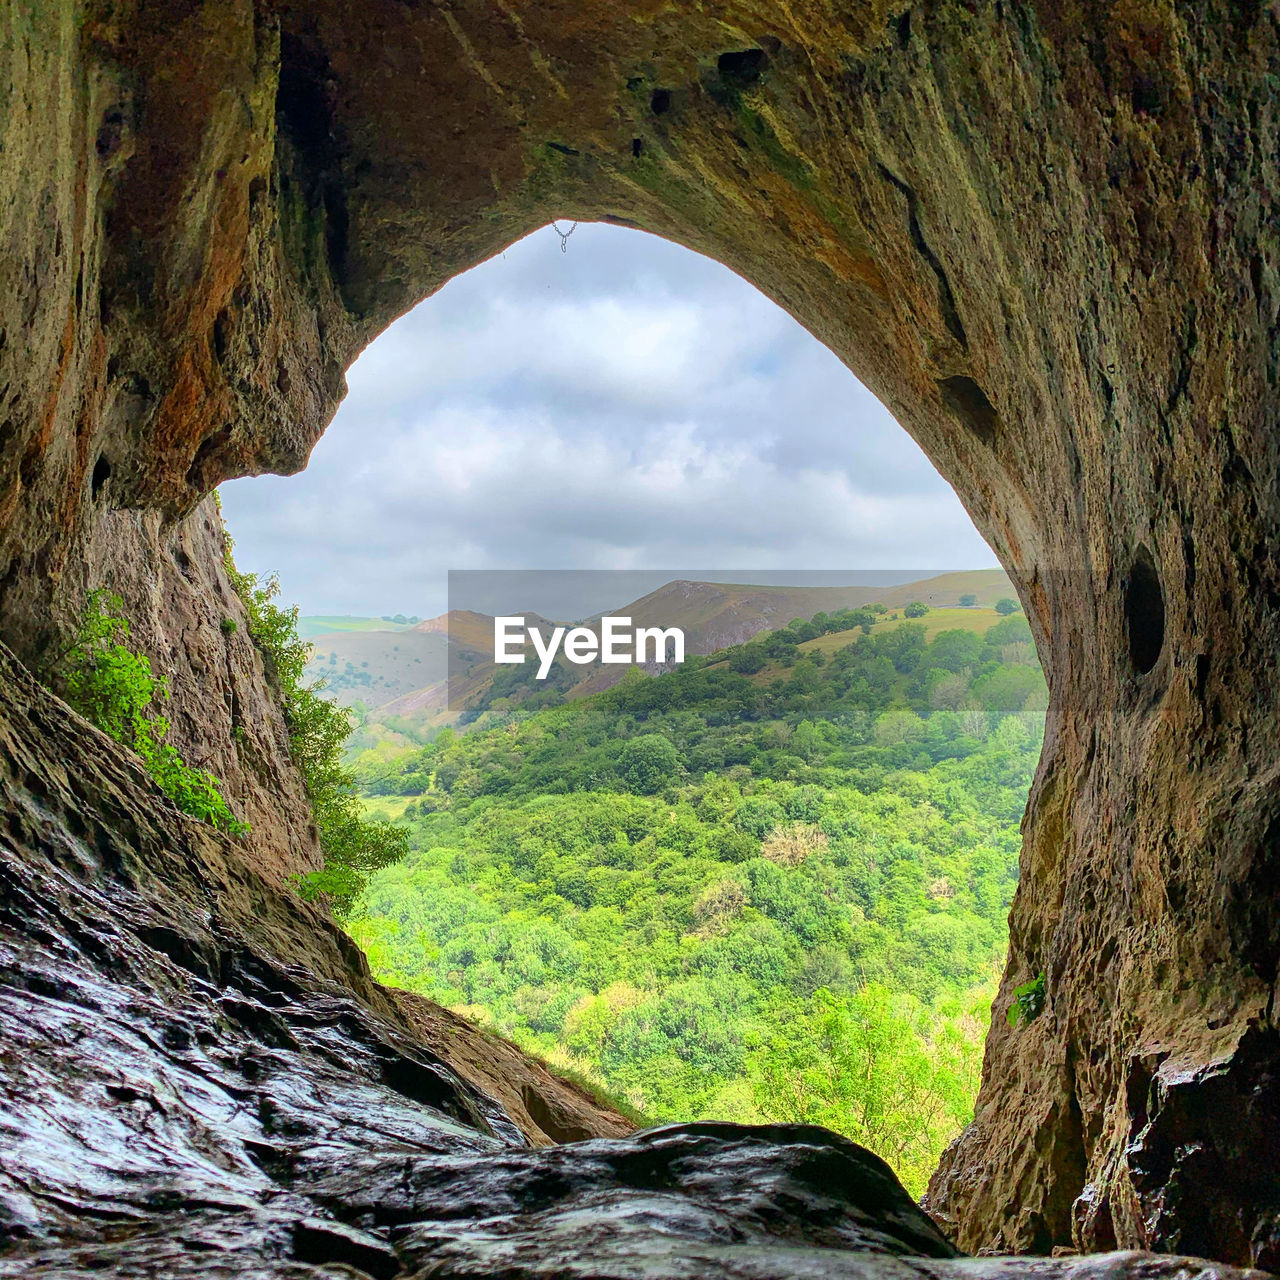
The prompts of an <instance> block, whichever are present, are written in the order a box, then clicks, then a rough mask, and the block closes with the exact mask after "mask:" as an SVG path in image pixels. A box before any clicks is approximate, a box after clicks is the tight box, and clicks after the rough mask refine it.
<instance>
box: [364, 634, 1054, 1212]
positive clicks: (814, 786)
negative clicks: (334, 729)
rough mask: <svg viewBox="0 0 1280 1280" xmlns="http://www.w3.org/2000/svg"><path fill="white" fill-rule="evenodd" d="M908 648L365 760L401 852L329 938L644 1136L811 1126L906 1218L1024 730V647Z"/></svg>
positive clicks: (790, 649) (962, 1040)
mask: <svg viewBox="0 0 1280 1280" xmlns="http://www.w3.org/2000/svg"><path fill="white" fill-rule="evenodd" d="M927 636H928V632H927V629H926V627H925V625H924V624H923V623H918V622H905V623H902V624H900V625H897V626H893V627H888V626H885V627H881V626H880V625H877V626H876V628H875V630H874V633H873V634H858V635H857V638H856V639H852V640H851V642H848V643H844V644H843V645H842V646H841V647H838V648H836V649H835V650H834V651H832V652H830V653H827V652H824V651H821V650H819V651H813V650H809V651H800V650H798V649H797V648H796V645H795V637H794V635H793V636H792V637H791V638H787V637H782V638H779V637H778V636H777V633H775V634H774V635H773V636H765V637H761V638H760V639H759V640H758V641H755V642H752V646H747V647H746V648H750V649H751V651H752V652H751V654H750V655H749V656H750V657H751V658H752V661H750V662H747V663H745V664H742V663H734V662H732V661H731V660H730V659H732V658H733V657H734V656H735V655H732V654H731V655H729V657H728V658H727V659H724V660H720V661H714V662H713V661H708V660H706V659H695V660H692V661H691V662H689V663H688V664H686V666H685V667H683V668H681V669H679V670H677V671H675V672H672V673H670V674H667V675H664V676H661V677H658V678H648V677H645V676H642V675H639V674H635V675H633V676H632V677H631V678H628V679H627V680H625V681H624V682H623V683H622V684H621V685H619V686H617V687H616V688H614V689H611V690H608V691H606V692H603V693H599V694H596V695H594V696H592V697H589V698H585V699H581V700H578V701H573V702H568V703H565V704H564V705H561V706H555V707H550V708H544V709H542V710H539V711H537V712H534V713H529V712H528V711H527V710H525V709H524V708H523V707H518V708H512V709H510V710H509V711H503V710H502V708H501V706H500V705H499V706H494V707H491V708H490V710H489V711H488V712H486V715H485V720H484V721H483V724H484V725H485V726H486V727H478V728H477V729H476V730H475V731H474V732H472V733H471V734H469V735H465V736H458V735H455V734H453V733H452V732H449V731H446V732H444V733H443V734H441V735H440V736H439V737H438V738H437V739H436V741H435V742H434V743H432V744H431V745H429V746H427V747H425V748H420V749H415V750H412V751H409V752H406V753H402V754H400V755H399V756H397V757H395V758H394V759H389V758H387V757H386V756H385V755H382V754H379V753H378V752H376V751H375V752H369V753H366V754H365V756H363V757H362V758H361V759H359V760H358V762H357V772H358V776H359V777H360V781H361V783H362V785H363V787H364V788H365V790H366V792H367V793H369V794H372V795H376V796H378V797H381V799H379V800H376V801H373V802H372V803H374V804H376V805H380V806H382V807H383V809H384V810H385V811H386V812H388V813H395V814H400V815H402V816H403V819H404V821H405V823H406V825H407V829H408V831H409V833H410V839H411V843H412V852H411V853H410V854H409V856H408V858H407V859H406V860H405V861H404V862H402V863H400V864H399V865H397V866H394V867H389V868H387V869H385V870H383V871H380V872H379V873H377V874H376V875H374V876H373V878H372V880H371V882H370V884H369V887H368V890H367V892H366V893H365V895H364V897H363V898H362V899H361V901H360V903H359V906H358V909H357V913H356V915H355V917H354V918H353V919H352V921H351V924H350V928H351V931H352V932H353V934H354V935H355V936H356V938H357V939H358V940H359V941H360V942H361V943H362V945H364V947H365V948H366V950H367V952H368V954H369V957H370V960H371V962H372V964H373V965H374V968H375V970H376V971H377V972H378V974H379V976H380V977H381V978H383V979H384V980H385V981H388V982H391V983H393V984H395V985H398V986H402V987H407V988H409V989H411V990H414V991H418V992H420V993H422V994H424V995H427V996H430V997H431V998H433V999H435V1000H437V1001H440V1002H441V1003H444V1004H448V1005H451V1006H454V1007H457V1008H462V1009H464V1010H465V1011H466V1012H468V1013H469V1014H471V1015H472V1016H474V1017H476V1018H478V1019H480V1020H482V1021H485V1022H487V1023H489V1024H490V1025H493V1026H495V1027H496V1028H497V1029H499V1030H500V1031H502V1032H503V1033H505V1034H507V1035H510V1036H511V1037H513V1038H514V1039H516V1040H517V1041H518V1042H519V1043H520V1044H521V1045H522V1046H524V1047H526V1048H529V1049H531V1050H534V1051H536V1052H538V1053H541V1054H542V1055H544V1056H545V1057H547V1058H548V1059H549V1060H550V1061H551V1062H553V1063H555V1064H557V1065H562V1066H566V1067H571V1068H574V1069H575V1070H577V1071H579V1072H582V1073H584V1074H586V1075H587V1076H589V1077H591V1078H593V1079H595V1080H596V1081H598V1082H600V1083H601V1084H602V1085H603V1086H604V1087H606V1088H607V1089H608V1090H610V1091H611V1092H613V1093H614V1094H616V1095H618V1096H620V1097H622V1098H624V1099H626V1100H627V1101H628V1102H629V1103H630V1104H632V1105H633V1106H634V1107H636V1108H638V1109H640V1110H641V1111H643V1112H644V1113H645V1114H647V1115H648V1116H650V1117H652V1118H653V1119H655V1120H656V1119H668V1118H671V1119H676V1118H679V1119H689V1118H694V1117H717V1118H721V1119H738V1120H765V1119H779V1120H797V1121H799V1120H803V1121H811V1122H817V1123H822V1124H825V1125H828V1126H829V1127H831V1128H834V1129H836V1130H838V1131H840V1132H843V1133H845V1134H848V1135H849V1136H851V1137H853V1138H855V1139H857V1140H859V1141H862V1142H864V1143H866V1144H867V1145H869V1146H871V1147H872V1148H873V1149H875V1150H877V1151H878V1152H880V1153H881V1154H882V1155H884V1156H885V1157H886V1158H887V1159H889V1160H890V1161H891V1163H893V1164H894V1165H895V1167H896V1169H897V1170H898V1172H899V1174H900V1176H901V1177H902V1178H903V1180H904V1182H905V1183H906V1184H907V1185H908V1187H909V1188H911V1189H912V1190H913V1191H917V1192H918V1191H920V1190H921V1189H922V1187H923V1182H924V1180H925V1178H926V1177H927V1175H928V1172H929V1171H930V1170H931V1168H932V1167H933V1166H934V1164H935V1163H936V1161H937V1158H938V1155H939V1153H940V1152H941V1150H942V1148H943V1146H944V1145H945V1144H946V1143H947V1142H948V1141H949V1140H950V1138H951V1137H953V1136H954V1134H955V1133H956V1131H957V1130H958V1129H959V1128H960V1127H961V1126H962V1125H963V1124H964V1123H965V1122H966V1121H967V1119H968V1118H969V1116H970V1115H971V1113H972V1105H973V1098H974V1095H975V1093H976V1090H977V1084H978V1075H979V1069H980V1061H981V1052H982V1040H983V1036H984V1033H985V1030H986V1026H987V1021H988V1017H989V1006H990V1000H991V997H992V994H993V989H994V988H993V979H994V976H995V974H996V972H997V969H998V965H999V962H1000V959H1001V957H1002V956H1003V952H1004V949H1005V946H1006V916H1007V912H1008V908H1009V902H1010V899H1011V895H1012V891H1013V888H1014V884H1015V881H1016V876H1017V863H1018V851H1019V847H1020V840H1019V832H1018V823H1019V819H1020V817H1021V814H1022V810H1023V807H1024V805H1025V802H1026V794H1027V788H1028V786H1029V783H1030V779H1031V774H1032V771H1033V769H1034V767H1035V762H1036V759H1037V755H1038V751H1039V746H1040V735H1041V731H1042V722H1043V709H1044V705H1045V690H1044V684H1043V679H1042V677H1041V675H1040V673H1039V671H1038V669H1037V668H1036V666H1035V659H1034V655H1033V652H1032V650H1031V646H1030V643H1029V639H1030V635H1029V631H1028V628H1027V624H1026V621H1025V619H1023V618H1021V617H1013V618H1009V619H1006V620H1005V621H1002V622H1000V623H998V624H997V625H995V626H992V627H990V628H989V629H988V630H987V631H986V632H985V633H984V634H975V633H974V632H971V631H965V630H962V629H952V630H943V631H941V632H940V633H937V634H935V635H934V636H933V638H932V639H928V638H927ZM846 639H848V637H846ZM756 658H759V659H760V665H759V666H757V664H756V662H755V660H754V659H756ZM742 665H746V666H747V667H750V668H752V671H751V673H750V674H743V673H741V672H740V671H737V670H734V669H733V668H734V666H742Z"/></svg>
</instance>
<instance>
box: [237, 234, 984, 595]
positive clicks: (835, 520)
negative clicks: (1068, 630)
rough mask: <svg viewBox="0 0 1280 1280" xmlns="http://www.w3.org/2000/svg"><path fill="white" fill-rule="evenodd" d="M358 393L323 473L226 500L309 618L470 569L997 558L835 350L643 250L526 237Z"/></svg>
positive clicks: (631, 241)
mask: <svg viewBox="0 0 1280 1280" xmlns="http://www.w3.org/2000/svg"><path fill="white" fill-rule="evenodd" d="M349 381H350V387H351V390H350V394H349V396H348V398H347V400H346V402H345V403H344V404H343V406H342V408H341V409H340V411H339V413H338V415H337V417H336V418H335V420H334V423H333V425H332V426H331V427H330V429H329V431H328V432H327V433H326V435H325V437H324V438H323V439H322V440H321V441H320V443H319V445H318V446H317V447H316V450H315V453H314V455H313V458H312V461H311V465H310V466H309V467H308V469H307V471H306V472H304V473H303V474H302V475H300V476H296V477H290V478H288V479H284V478H279V477H263V478H260V479H254V480H245V481H236V482H234V483H232V484H228V485H226V486H224V487H223V499H224V507H225V510H226V513H227V519H228V523H229V525H230V528H231V531H232V534H233V536H234V537H235V539H236V542H237V556H238V558H239V560H240V562H241V564H242V566H243V567H246V568H250V569H255V570H266V569H275V570H278V571H279V573H280V576H281V580H282V584H283V588H284V594H285V596H286V597H287V598H289V599H292V600H296V601H297V602H299V603H300V604H301V606H302V608H303V610H304V612H308V613H335V612H351V613H374V614H380V613H386V612H407V613H419V614H424V615H425V614H430V613H435V612H440V611H441V610H443V608H444V607H445V571H446V570H447V569H449V568H503V567H526V568H530V567H531V568H549V567H562V568H571V567H590V568H613V567H629V568H636V567H647V566H655V565H656V566H663V565H680V564H685V565H697V564H710V563H719V564H724V565H737V566H739V567H740V568H742V569H750V568H752V567H758V568H761V569H769V568H775V569H778V568H813V569H819V568H841V569H850V568H895V567H901V566H907V565H919V564H930V565H937V566H940V567H970V566H974V567H976V566H983V565H991V564H994V563H995V559H994V556H993V555H992V553H991V551H990V550H989V548H987V547H986V545H985V544H984V543H983V542H982V540H981V538H980V537H979V536H978V534H977V532H976V531H975V530H974V528H973V526H972V524H971V523H970V521H969V519H968V517H967V516H966V515H965V513H964V511H963V509H962V508H961V506H960V504H959V502H958V500H957V499H956V497H955V495H954V494H953V493H952V491H951V489H950V488H949V487H948V486H947V485H946V483H945V482H944V481H943V480H942V479H941V477H939V476H938V475H937V473H936V472H935V471H934V470H933V468H932V466H931V465H930V464H929V462H928V460H927V459H926V458H925V457H924V455H923V454H922V453H921V452H920V450H919V449H918V448H917V447H916V445H915V444H914V443H913V442H912V441H911V440H910V439H909V438H908V437H907V435H906V433H905V432H903V431H902V429H901V428H900V427H899V426H898V425H897V424H896V423H895V422H894V421H893V419H892V418H891V417H890V415H889V414H888V412H887V411H886V410H885V409H884V408H883V406H881V405H880V404H879V402H878V401H876V400H875V399H874V397H872V396H871V395H870V393H869V392H867V391H866V390H865V389H864V388H862V387H861V386H860V385H859V384H858V383H857V382H856V380H855V379H854V378H853V377H852V375H851V374H850V373H849V372H848V371H847V370H846V369H845V368H844V367H843V366H842V365H841V364H840V363H839V362H838V361H837V360H836V359H835V357H834V356H832V355H831V353H830V352H829V351H827V350H826V349H825V348H823V347H822V346H821V345H820V344H818V343H817V342H816V341H815V340H814V339H813V338H812V337H810V336H809V335H808V334H806V333H804V332H803V330H801V329H800V328H799V326H797V325H796V324H795V322H794V321H792V320H791V319H790V317H788V316H787V315H786V314H785V313H784V312H783V311H782V310H781V309H780V308H778V307H776V306H774V305H773V304H772V303H771V302H769V301H768V300H767V299H765V298H764V297H762V296H761V295H760V294H759V293H758V292H756V291H755V290H754V289H753V288H751V286H749V285H747V284H746V283H745V282H744V281H742V280H740V279H739V278H738V277H736V276H735V275H733V273H732V272H730V271H728V270H727V269H726V268H724V267H721V266H719V265H718V264H716V263H713V262H710V261H709V260H707V259H704V258H700V257H698V256H697V255H694V254H692V253H689V252H688V251H686V250H683V249H681V248H679V247H677V246H675V245H671V244H668V243H666V242H664V241H661V240H658V239H655V238H653V237H649V236H644V235H641V234H640V233H637V232H627V231H622V230H620V229H618V228H611V227H601V226H582V227H579V228H578V230H577V231H576V232H575V233H574V235H573V237H572V238H571V240H570V242H569V252H568V253H567V254H561V253H560V252H559V241H558V240H557V239H556V237H555V235H554V233H552V232H551V231H549V230H546V231H543V232H540V233H537V234H535V235H534V236H531V237H529V238H527V239H526V240H524V241H521V242H520V243H519V244H516V245H514V246H512V247H511V248H510V249H509V250H507V252H506V254H505V255H503V256H500V257H498V258H495V259H492V260H491V261H490V262H488V263H486V264H484V265H482V266H481V267H479V268H477V269H476V270H475V271H472V272H469V273H467V274H466V275H464V276H462V277H459V278H458V279H457V280H454V281H452V282H451V283H450V284H449V285H447V286H446V287H445V288H444V289H443V290H441V291H440V293H438V294H437V295H436V296H435V297H434V298H431V299H429V300H428V301H427V302H425V303H423V304H422V305H421V306H419V307H418V308H416V309H415V310H414V311H413V312H411V313H410V314H409V315H407V316H405V317H403V318H402V319H401V320H400V321H399V322H397V323H396V324H395V325H393V326H392V327H391V328H390V329H389V330H388V331H387V332H386V333H385V334H383V335H382V337H380V338H379V339H378V341H377V342H376V343H374V344H373V346H371V347H370V349H369V350H368V351H367V352H366V353H365V354H364V355H363V356H362V357H361V359H360V360H359V361H357V363H356V364H355V366H354V367H353V368H352V370H351V373H350V376H349Z"/></svg>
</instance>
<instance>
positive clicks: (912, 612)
mask: <svg viewBox="0 0 1280 1280" xmlns="http://www.w3.org/2000/svg"><path fill="white" fill-rule="evenodd" d="M928 612H929V606H928V605H927V604H925V603H924V601H923V600H913V601H912V602H911V603H910V604H909V605H907V606H905V608H904V609H903V610H902V613H903V616H904V617H907V618H923V617H924V615H925V614H926V613H928Z"/></svg>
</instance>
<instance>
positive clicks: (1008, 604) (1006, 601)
mask: <svg viewBox="0 0 1280 1280" xmlns="http://www.w3.org/2000/svg"><path fill="white" fill-rule="evenodd" d="M996 612H997V613H998V614H1000V615H1001V616H1002V617H1005V618H1007V617H1008V616H1009V615H1010V614H1011V613H1017V612H1018V602H1017V601H1016V600H1011V599H1010V598H1009V597H1008V596H1005V597H1004V598H1003V599H1001V600H997V601H996Z"/></svg>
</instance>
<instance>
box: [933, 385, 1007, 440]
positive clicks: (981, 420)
mask: <svg viewBox="0 0 1280 1280" xmlns="http://www.w3.org/2000/svg"><path fill="white" fill-rule="evenodd" d="M938 390H939V391H940V392H941V393H942V403H943V404H945V405H946V406H947V408H948V409H950V410H951V412H952V413H953V414H955V416H956V417H957V418H959V419H960V421H961V422H962V423H964V425H965V426H966V427H968V429H969V431H970V433H971V434H972V435H974V436H975V437H976V438H977V439H978V440H980V441H981V442H982V443H983V444H985V445H991V444H994V443H995V439H996V434H997V432H998V431H999V427H1000V415H999V414H998V413H997V412H996V408H995V406H994V405H993V404H992V403H991V401H990V400H988V399H987V393H986V392H985V391H983V389H982V388H981V387H980V386H978V384H977V383H976V382H974V380H973V379H972V378H966V377H955V378H943V379H941V380H940V381H939V383H938Z"/></svg>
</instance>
